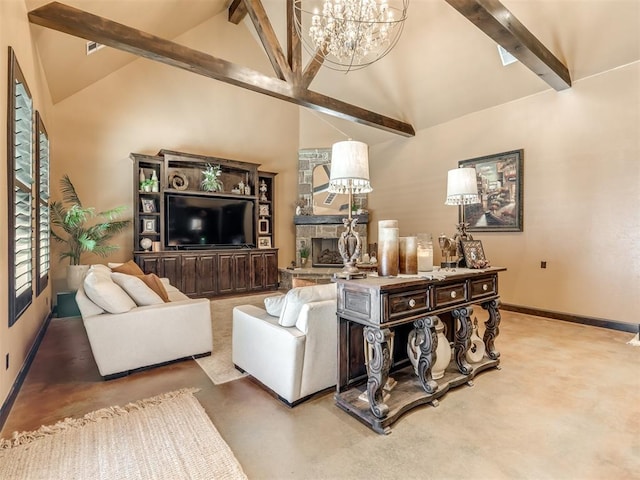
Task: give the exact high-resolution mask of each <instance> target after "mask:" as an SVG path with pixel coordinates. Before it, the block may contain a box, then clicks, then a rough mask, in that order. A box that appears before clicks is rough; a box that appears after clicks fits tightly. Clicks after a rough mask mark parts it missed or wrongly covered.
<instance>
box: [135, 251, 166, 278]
mask: <svg viewBox="0 0 640 480" xmlns="http://www.w3.org/2000/svg"><path fill="white" fill-rule="evenodd" d="M135 261H136V263H137V264H138V266H139V267H140V268H141V269H142V271H143V272H144V273H155V274H156V275H158V276H159V277H160V276H162V275H161V268H160V267H161V265H160V257H150V256H148V255H136V256H135Z"/></svg>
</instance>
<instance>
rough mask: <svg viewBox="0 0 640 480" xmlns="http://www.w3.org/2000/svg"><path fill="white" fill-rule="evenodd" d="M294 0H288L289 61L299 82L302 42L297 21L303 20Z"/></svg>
mask: <svg viewBox="0 0 640 480" xmlns="http://www.w3.org/2000/svg"><path fill="white" fill-rule="evenodd" d="M293 1H294V0H287V61H288V62H289V65H290V66H291V70H292V71H293V75H294V77H295V81H296V83H298V82H300V79H301V77H302V44H301V42H300V36H299V35H298V33H297V32H296V22H298V23H299V22H301V21H302V13H301V12H300V10H299V9H297V8H295V6H294V3H293ZM306 86H309V84H307V85H306Z"/></svg>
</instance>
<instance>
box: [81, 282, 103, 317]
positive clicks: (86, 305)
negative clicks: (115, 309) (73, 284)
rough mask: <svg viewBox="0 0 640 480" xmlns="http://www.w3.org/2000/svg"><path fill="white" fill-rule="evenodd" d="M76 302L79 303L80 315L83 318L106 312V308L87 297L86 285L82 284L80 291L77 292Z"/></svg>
mask: <svg viewBox="0 0 640 480" xmlns="http://www.w3.org/2000/svg"><path fill="white" fill-rule="evenodd" d="M76 303H77V304H78V309H79V310H80V315H82V318H86V317H93V316H94V315H100V314H102V313H104V309H103V308H100V307H99V306H98V305H96V304H95V303H93V302H92V301H91V300H89V297H87V294H86V293H84V287H83V286H82V285H80V288H78V291H77V292H76Z"/></svg>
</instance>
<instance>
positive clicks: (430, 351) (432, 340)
mask: <svg viewBox="0 0 640 480" xmlns="http://www.w3.org/2000/svg"><path fill="white" fill-rule="evenodd" d="M438 321H439V319H438V317H436V316H432V317H426V318H419V319H418V320H416V321H415V322H413V325H414V327H415V328H416V330H418V331H420V332H421V334H420V338H421V339H422V340H423V341H422V342H421V343H420V359H419V360H418V378H419V379H420V382H421V383H422V388H424V391H425V392H427V393H435V391H436V390H437V389H438V383H437V382H436V381H435V380H434V379H433V378H432V377H431V367H432V366H433V364H434V363H435V362H436V358H437V357H436V349H437V348H438V336H437V335H436V330H435V326H436V322H438Z"/></svg>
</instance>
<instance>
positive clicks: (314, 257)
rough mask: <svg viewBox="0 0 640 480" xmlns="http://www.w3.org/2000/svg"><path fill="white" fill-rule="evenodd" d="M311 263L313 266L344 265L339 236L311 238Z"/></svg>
mask: <svg viewBox="0 0 640 480" xmlns="http://www.w3.org/2000/svg"><path fill="white" fill-rule="evenodd" d="M311 265H312V266H313V267H342V265H343V261H342V257H341V256H340V252H339V250H338V239H337V238H312V239H311Z"/></svg>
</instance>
